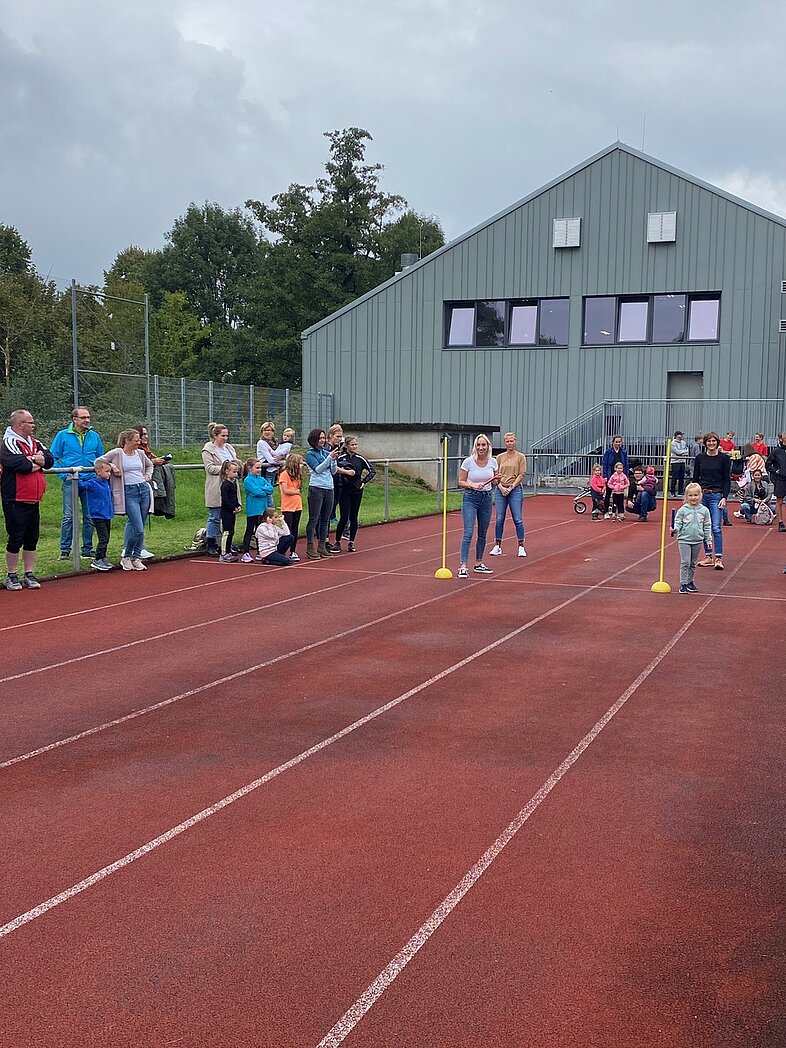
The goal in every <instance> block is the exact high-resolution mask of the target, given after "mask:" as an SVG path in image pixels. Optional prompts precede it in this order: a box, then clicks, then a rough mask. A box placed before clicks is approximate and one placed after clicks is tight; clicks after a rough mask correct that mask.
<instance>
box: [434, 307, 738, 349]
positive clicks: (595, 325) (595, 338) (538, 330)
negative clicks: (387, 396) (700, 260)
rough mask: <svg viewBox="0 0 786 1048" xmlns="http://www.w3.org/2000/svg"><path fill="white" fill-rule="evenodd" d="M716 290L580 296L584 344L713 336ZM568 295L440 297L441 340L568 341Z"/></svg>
mask: <svg viewBox="0 0 786 1048" xmlns="http://www.w3.org/2000/svg"><path fill="white" fill-rule="evenodd" d="M719 322H720V295H719V294H717V293H710V294H698V295H690V294H676V295H600V296H597V297H588V298H585V299H584V324H583V337H582V344H583V345H585V346H610V345H630V344H635V343H655V344H669V343H678V342H717V340H718V335H719ZM569 330H570V301H569V299H567V298H541V299H487V300H483V301H480V302H447V303H445V346H446V347H447V348H449V349H452V348H459V347H461V348H477V349H499V348H503V347H505V346H567V345H568V338H569Z"/></svg>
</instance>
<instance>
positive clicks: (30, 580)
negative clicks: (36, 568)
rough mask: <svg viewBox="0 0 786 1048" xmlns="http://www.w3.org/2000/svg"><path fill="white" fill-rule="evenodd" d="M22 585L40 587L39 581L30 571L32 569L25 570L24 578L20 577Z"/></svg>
mask: <svg viewBox="0 0 786 1048" xmlns="http://www.w3.org/2000/svg"><path fill="white" fill-rule="evenodd" d="M22 585H23V586H24V588H25V589H41V583H40V582H39V581H38V579H37V578H36V577H35V575H34V574H33V573H32V571H26V572H25V574H24V578H23V579H22Z"/></svg>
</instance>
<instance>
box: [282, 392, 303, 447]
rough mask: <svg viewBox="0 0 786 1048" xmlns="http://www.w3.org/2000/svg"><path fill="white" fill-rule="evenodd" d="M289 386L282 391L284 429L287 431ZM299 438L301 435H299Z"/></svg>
mask: <svg viewBox="0 0 786 1048" xmlns="http://www.w3.org/2000/svg"><path fill="white" fill-rule="evenodd" d="M289 428H290V427H289V386H287V388H286V389H285V390H284V429H289ZM300 435H301V437H302V436H303V434H302V433H301V434H300Z"/></svg>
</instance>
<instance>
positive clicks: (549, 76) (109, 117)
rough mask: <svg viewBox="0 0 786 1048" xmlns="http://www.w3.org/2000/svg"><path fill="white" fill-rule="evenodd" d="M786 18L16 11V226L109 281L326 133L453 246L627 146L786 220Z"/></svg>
mask: <svg viewBox="0 0 786 1048" xmlns="http://www.w3.org/2000/svg"><path fill="white" fill-rule="evenodd" d="M784 31H786V4H784V3H783V2H782V0H750V2H748V3H747V4H741V3H739V0H712V2H709V0H689V2H688V3H685V2H684V0H683V2H680V3H677V2H676V0H660V2H659V3H657V4H652V3H648V4H642V3H637V2H636V0H585V2H583V3H581V4H579V3H576V2H575V0H562V2H560V0H556V2H554V3H542V2H538V3H535V2H533V0H332V2H326V0H286V2H284V3H281V2H275V3H274V2H272V0H261V2H260V0H134V2H133V3H130V4H128V3H126V4H121V3H118V2H117V0H72V2H71V3H69V4H64V3H62V0H24V2H22V0H0V92H1V95H0V98H1V99H2V102H1V104H0V222H3V223H6V224H9V225H13V226H16V227H17V229H19V231H20V232H21V234H22V235H23V236H24V238H25V239H26V240H27V241H28V242H29V243H30V244H31V246H32V248H33V254H34V260H35V262H36V265H37V266H38V269H39V271H40V272H41V273H42V275H47V274H51V276H52V278H55V279H57V280H58V282H61V283H63V284H65V283H67V282H68V281H69V280H70V279H71V278H72V277H75V278H76V279H77V280H78V281H79V282H82V283H88V282H91V281H101V280H102V271H103V270H104V269H105V268H108V267H109V266H110V265H111V263H112V260H113V259H114V257H115V255H116V254H117V252H118V251H120V250H122V249H123V248H124V247H126V246H128V245H129V244H137V245H139V246H141V247H144V248H158V247H161V246H162V244H163V243H164V238H165V235H166V232H167V230H169V229H170V228H171V226H172V223H173V222H174V220H175V219H176V218H177V217H178V216H180V215H181V214H183V212H184V211H185V209H186V208H187V207H188V205H189V203H190V202H191V201H196V202H198V203H202V202H204V201H205V200H211V201H216V202H218V203H220V204H221V205H222V206H224V207H235V206H240V205H242V204H243V202H244V201H245V200H246V199H247V198H249V197H254V198H256V199H261V200H268V199H269V198H270V197H271V196H272V195H273V194H274V193H276V192H279V191H280V190H282V189H285V188H286V186H287V185H289V183H290V182H304V183H311V182H313V181H314V179H315V178H316V177H318V176H319V174H320V173H321V170H322V165H323V163H324V160H325V158H326V147H327V142H326V140H325V139H324V138H323V137H322V133H323V132H324V131H327V130H333V129H336V128H344V127H350V126H353V125H354V126H359V127H363V128H366V129H367V130H369V131H370V132H371V133H372V135H373V136H374V142H373V143H371V145H370V146H369V150H368V154H367V156H368V159H369V161H373V162H380V163H383V164H384V165H385V175H384V182H383V188H384V189H386V190H387V191H389V192H397V193H401V194H403V195H404V196H405V197H406V198H407V199H408V201H409V203H410V206H412V207H414V208H415V209H416V210H418V211H421V212H425V213H428V214H433V215H435V216H437V217H438V218H439V219H440V220H441V222H442V224H443V228H444V229H445V233H446V235H447V237H448V239H452V238H453V237H456V236H458V235H459V234H461V233H462V232H464V231H465V230H467V229H469V228H471V227H472V226H474V225H476V224H478V223H479V222H481V221H483V220H484V219H485V218H487V217H489V216H490V215H492V214H494V213H495V212H497V211H499V210H501V209H502V208H503V207H506V206H507V205H509V204H511V203H513V202H514V201H515V200H518V199H519V198H520V197H523V196H525V195H526V194H528V193H530V192H532V191H533V190H535V189H537V188H538V187H539V186H540V185H542V184H544V183H545V182H547V181H550V180H551V179H552V178H554V177H556V176H557V175H559V174H561V173H562V172H563V171H566V170H567V169H569V168H570V167H573V166H574V165H575V164H577V163H580V162H581V161H582V160H584V159H586V158H587V157H589V156H591V155H592V154H593V153H595V152H597V151H598V150H600V149H603V148H605V147H606V146H608V145H609V144H610V143H612V142H613V141H615V140H616V139H617V138H620V139H622V140H623V141H625V142H628V143H629V144H630V145H632V146H634V147H636V148H637V149H640V148H642V144H643V145H644V149H645V151H646V152H648V153H650V154H651V155H653V156H655V157H657V158H659V159H661V160H663V161H665V162H667V163H669V164H672V165H674V166H675V167H678V168H681V169H683V170H685V171H688V172H690V173H691V174H694V175H696V176H698V177H700V178H703V179H705V180H707V181H709V182H713V183H714V184H716V185H720V186H723V187H724V188H726V189H728V190H730V191H731V192H733V193H736V194H738V195H739V196H742V197H744V198H746V199H748V200H751V201H753V202H754V203H757V204H759V205H760V206H762V207H765V208H767V209H768V210H771V211H775V212H776V213H779V214H781V215H786V134H784V125H783V117H784V108H785V104H786V62H784V58H783V48H782V41H783V39H784V35H786V34H785V32H784Z"/></svg>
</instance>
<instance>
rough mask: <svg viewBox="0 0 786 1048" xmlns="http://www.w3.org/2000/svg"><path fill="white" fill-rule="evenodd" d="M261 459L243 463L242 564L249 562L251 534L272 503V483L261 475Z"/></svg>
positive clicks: (250, 560) (251, 560) (250, 558)
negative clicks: (244, 502) (243, 521)
mask: <svg viewBox="0 0 786 1048" xmlns="http://www.w3.org/2000/svg"><path fill="white" fill-rule="evenodd" d="M262 467H263V463H262V461H261V459H249V460H248V462H246V465H245V476H244V477H243V490H244V491H245V493H246V531H245V534H244V535H243V556H242V557H241V558H240V559H241V561H242V562H243V564H251V563H252V562H253V560H254V558H253V557H252V556H251V554H250V553H249V550H250V548H251V536H252V535H253V534H254V532H255V531H256V530H257V528H258V527H259V525H260V524H261V523H262V514H263V513H264V512H265V510H266V509H267V508H268V506H272V504H273V485H272V484H271V483H270V481H269V480H267V479H266V478H265V477H264V476H263V475H262Z"/></svg>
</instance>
